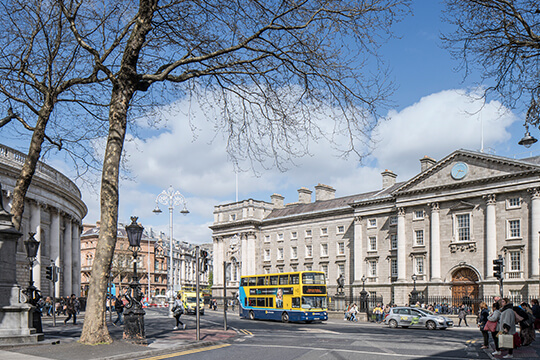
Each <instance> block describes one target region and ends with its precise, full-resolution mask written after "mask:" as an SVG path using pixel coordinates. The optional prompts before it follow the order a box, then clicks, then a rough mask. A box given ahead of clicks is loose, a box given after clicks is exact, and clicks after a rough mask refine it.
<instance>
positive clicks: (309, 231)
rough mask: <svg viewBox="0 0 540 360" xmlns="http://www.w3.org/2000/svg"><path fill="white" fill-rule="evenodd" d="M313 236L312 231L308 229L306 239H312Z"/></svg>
mask: <svg viewBox="0 0 540 360" xmlns="http://www.w3.org/2000/svg"><path fill="white" fill-rule="evenodd" d="M311 236H312V232H311V229H307V230H306V237H311Z"/></svg>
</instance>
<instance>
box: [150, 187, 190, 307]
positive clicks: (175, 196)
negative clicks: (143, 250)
mask: <svg viewBox="0 0 540 360" xmlns="http://www.w3.org/2000/svg"><path fill="white" fill-rule="evenodd" d="M160 203H161V204H163V205H168V206H169V264H168V266H167V267H168V271H167V287H168V293H169V309H172V306H173V303H174V294H173V293H174V290H173V281H172V280H173V279H172V272H173V210H174V207H175V206H178V205H180V204H182V205H183V206H182V210H181V211H180V214H183V215H187V214H189V211H188V209H187V207H186V199H185V198H184V195H182V194H181V193H180V191H177V190H175V189H174V188H173V187H172V185H171V186H169V189H167V190H163V191H162V192H161V194H159V195H158V196H157V198H156V208H155V209H154V210H153V211H152V212H153V213H154V214H156V215H159V214H161V213H162V211H161V209H160V208H159V204H160ZM169 316H172V312H169Z"/></svg>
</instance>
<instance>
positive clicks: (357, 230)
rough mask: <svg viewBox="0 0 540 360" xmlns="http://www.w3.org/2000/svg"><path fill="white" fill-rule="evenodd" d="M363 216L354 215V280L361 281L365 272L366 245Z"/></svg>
mask: <svg viewBox="0 0 540 360" xmlns="http://www.w3.org/2000/svg"><path fill="white" fill-rule="evenodd" d="M362 231H363V229H362V217H361V216H355V217H354V257H353V259H354V280H353V281H354V282H356V283H360V281H361V279H362V275H365V273H364V261H363V259H364V247H363V236H362Z"/></svg>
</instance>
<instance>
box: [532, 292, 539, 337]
mask: <svg viewBox="0 0 540 360" xmlns="http://www.w3.org/2000/svg"><path fill="white" fill-rule="evenodd" d="M531 304H532V307H531V309H532V312H533V315H534V317H535V321H534V328H535V329H537V330H540V304H538V299H532V300H531Z"/></svg>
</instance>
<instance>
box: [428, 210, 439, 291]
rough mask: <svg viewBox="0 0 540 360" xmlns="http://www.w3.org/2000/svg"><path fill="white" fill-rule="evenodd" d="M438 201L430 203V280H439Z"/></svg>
mask: <svg viewBox="0 0 540 360" xmlns="http://www.w3.org/2000/svg"><path fill="white" fill-rule="evenodd" d="M439 215H440V212H439V203H433V204H431V231H430V232H431V256H430V258H431V280H435V281H441V229H440V218H439Z"/></svg>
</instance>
